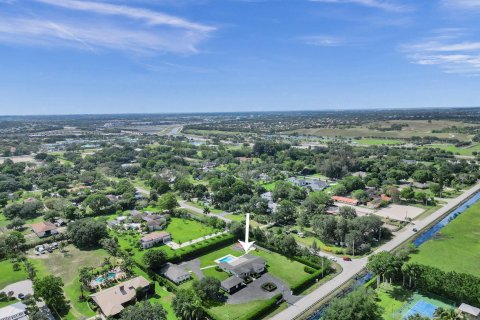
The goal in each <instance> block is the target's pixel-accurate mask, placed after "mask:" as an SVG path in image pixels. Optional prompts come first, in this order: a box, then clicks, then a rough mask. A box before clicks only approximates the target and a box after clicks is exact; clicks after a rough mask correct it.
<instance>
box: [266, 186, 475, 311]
mask: <svg viewBox="0 0 480 320" xmlns="http://www.w3.org/2000/svg"><path fill="white" fill-rule="evenodd" d="M478 190H480V183H479V184H477V185H475V186H474V187H472V188H471V189H469V190H468V191H466V192H464V193H463V194H462V195H460V196H458V197H457V198H454V199H449V200H448V202H447V203H446V204H445V205H444V206H443V207H442V208H440V209H439V210H437V211H435V212H434V213H432V214H431V215H429V216H428V217H426V218H425V219H423V220H421V221H416V222H415V225H413V226H412V225H409V226H407V227H405V228H403V229H402V230H401V231H399V232H397V233H395V234H394V238H393V239H392V240H391V241H389V242H387V243H386V244H384V245H382V246H381V247H379V248H378V249H377V250H375V251H374V252H373V253H372V254H375V253H378V252H381V251H391V250H393V249H395V248H396V247H398V246H400V245H401V244H402V243H404V242H405V241H407V240H408V239H409V238H411V237H412V236H414V234H415V232H413V230H412V229H413V228H416V229H417V230H419V231H420V230H422V229H424V228H426V227H427V226H428V225H429V224H430V223H432V222H433V221H435V220H437V219H438V218H440V217H441V216H443V215H444V214H445V213H447V212H448V211H450V210H451V209H453V208H455V207H457V206H458V205H459V204H460V203H462V202H463V201H464V200H465V199H467V198H468V197H470V196H471V195H473V194H474V193H476V192H477V191H478ZM367 261H368V258H367V257H365V258H361V259H355V260H353V261H350V262H346V261H339V263H340V265H341V266H342V268H343V271H342V273H341V274H339V275H338V276H336V277H335V278H333V279H332V280H330V281H328V282H326V283H325V284H323V285H322V286H321V287H319V288H318V289H316V290H315V291H313V292H312V293H310V294H309V295H307V296H305V297H303V298H302V299H300V300H298V301H297V302H296V303H295V304H293V305H291V306H290V307H289V308H287V309H285V310H284V311H282V312H280V313H278V314H276V315H275V316H273V317H271V318H270V319H271V320H287V319H288V320H292V319H297V317H298V316H300V315H301V314H302V313H303V312H304V311H305V310H307V309H309V308H310V307H311V306H313V305H314V304H316V303H317V302H318V301H320V300H322V299H323V298H325V297H326V296H328V295H329V294H331V293H332V292H333V291H335V290H336V289H337V288H338V287H339V286H341V285H342V284H344V283H346V282H347V281H348V280H350V279H351V278H352V277H353V276H355V275H356V274H357V273H359V272H360V271H362V269H363V268H365V266H366V264H367Z"/></svg>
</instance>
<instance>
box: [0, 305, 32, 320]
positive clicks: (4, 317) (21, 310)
mask: <svg viewBox="0 0 480 320" xmlns="http://www.w3.org/2000/svg"><path fill="white" fill-rule="evenodd" d="M28 319H29V317H28V314H27V306H26V305H25V304H23V303H22V302H16V303H14V304H11V305H8V306H6V307H3V308H0V320H28Z"/></svg>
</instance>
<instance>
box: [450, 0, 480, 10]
mask: <svg viewBox="0 0 480 320" xmlns="http://www.w3.org/2000/svg"><path fill="white" fill-rule="evenodd" d="M443 5H444V6H446V7H449V8H456V9H468V10H471V9H480V0H443Z"/></svg>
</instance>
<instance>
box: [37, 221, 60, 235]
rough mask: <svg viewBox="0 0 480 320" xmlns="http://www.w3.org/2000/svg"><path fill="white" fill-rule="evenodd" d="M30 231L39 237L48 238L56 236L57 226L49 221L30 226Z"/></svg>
mask: <svg viewBox="0 0 480 320" xmlns="http://www.w3.org/2000/svg"><path fill="white" fill-rule="evenodd" d="M32 231H33V232H34V233H35V234H36V235H37V236H38V237H39V238H43V237H48V236H51V235H54V234H58V230H57V226H55V225H54V224H53V223H51V222H50V221H42V222H38V223H34V224H32Z"/></svg>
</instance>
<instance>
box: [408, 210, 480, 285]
mask: <svg viewBox="0 0 480 320" xmlns="http://www.w3.org/2000/svg"><path fill="white" fill-rule="evenodd" d="M418 249H419V250H418V253H416V254H413V255H411V261H414V262H418V263H421V264H425V265H430V266H434V267H437V268H440V269H442V270H444V271H456V272H463V273H469V274H473V275H475V276H480V269H479V268H478V261H480V203H476V204H475V205H473V206H471V207H470V208H469V209H467V210H466V211H465V212H464V213H462V214H461V215H460V216H458V217H457V218H456V219H455V220H453V221H452V222H451V223H450V224H448V225H447V226H446V227H444V228H443V229H442V230H441V231H440V232H439V233H438V234H437V236H436V237H435V238H433V239H431V240H430V241H428V242H426V243H424V244H423V245H421V246H420V247H419V248H418Z"/></svg>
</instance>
